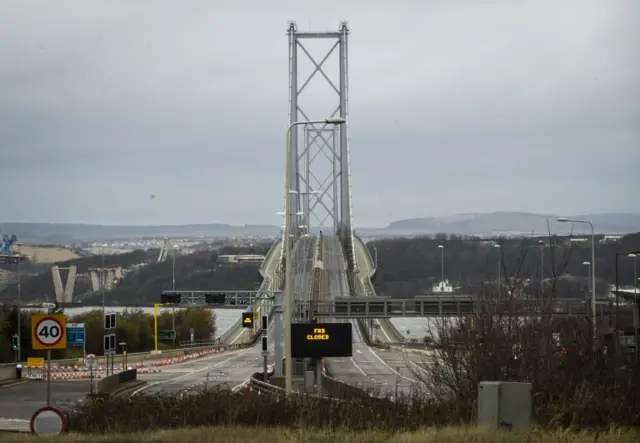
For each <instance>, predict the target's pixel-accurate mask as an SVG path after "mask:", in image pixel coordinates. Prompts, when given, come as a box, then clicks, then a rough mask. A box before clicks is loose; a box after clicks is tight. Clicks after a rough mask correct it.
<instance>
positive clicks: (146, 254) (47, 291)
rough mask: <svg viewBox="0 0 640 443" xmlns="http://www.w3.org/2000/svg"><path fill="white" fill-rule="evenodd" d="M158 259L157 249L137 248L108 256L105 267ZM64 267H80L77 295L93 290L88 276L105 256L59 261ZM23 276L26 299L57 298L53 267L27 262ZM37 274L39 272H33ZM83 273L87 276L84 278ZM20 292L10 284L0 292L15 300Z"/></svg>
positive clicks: (23, 292)
mask: <svg viewBox="0 0 640 443" xmlns="http://www.w3.org/2000/svg"><path fill="white" fill-rule="evenodd" d="M157 258H158V250H157V249H149V250H148V251H143V250H136V251H133V252H129V253H126V254H116V255H105V256H104V265H105V267H123V268H127V267H130V266H132V265H135V264H138V263H150V262H153V261H154V260H157ZM57 264H58V265H59V266H60V267H67V266H70V265H76V266H77V267H78V269H77V273H78V277H77V278H76V283H75V291H74V293H75V294H82V293H85V292H88V291H91V281H90V279H89V278H88V272H89V268H98V267H100V266H101V265H102V257H101V256H97V255H96V256H90V257H85V258H75V259H72V260H67V261H64V262H58V263H57ZM23 272H24V274H23V277H22V288H21V289H22V291H21V293H22V299H23V300H24V301H36V300H45V299H49V300H54V299H55V290H54V288H53V277H52V275H51V268H50V267H49V266H45V265H31V266H29V265H25V266H24V271H23ZM29 274H35V275H29ZM60 274H61V277H62V281H63V284H64V283H66V279H67V271H62V270H61V271H60ZM82 274H84V275H85V276H86V277H85V278H83V276H82ZM16 293H17V290H16V285H15V283H14V284H10V285H7V286H6V287H5V288H4V289H3V290H2V291H0V299H5V300H6V299H13V298H14V297H15V294H16Z"/></svg>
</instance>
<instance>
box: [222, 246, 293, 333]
mask: <svg viewBox="0 0 640 443" xmlns="http://www.w3.org/2000/svg"><path fill="white" fill-rule="evenodd" d="M281 249H282V241H280V240H278V241H276V243H275V244H274V245H273V246H272V247H271V249H270V250H269V252H268V253H267V256H266V257H265V259H264V262H263V263H262V265H261V266H260V274H261V275H262V276H263V277H264V280H263V282H262V284H261V285H260V289H259V291H261V292H265V293H270V292H271V291H274V290H277V289H279V287H278V286H279V285H278V284H276V278H275V274H276V270H277V269H278V265H279V264H280V251H281ZM264 304H268V302H267V301H266V300H261V301H259V302H258V311H260V313H261V314H260V315H262V312H265V311H264V308H263V305H264ZM256 327H258V325H256ZM244 334H245V330H244V329H243V328H242V325H241V318H238V320H237V321H236V323H235V324H234V325H233V326H232V327H231V328H229V329H228V330H227V332H225V333H224V334H223V335H222V336H221V337H220V338H221V341H222V342H223V343H226V344H231V345H233V344H238V343H242V342H243V341H246V340H243V338H244V337H245V335H244Z"/></svg>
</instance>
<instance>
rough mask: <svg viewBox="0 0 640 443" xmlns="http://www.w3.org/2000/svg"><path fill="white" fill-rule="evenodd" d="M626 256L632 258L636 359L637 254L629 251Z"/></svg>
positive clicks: (636, 347)
mask: <svg viewBox="0 0 640 443" xmlns="http://www.w3.org/2000/svg"><path fill="white" fill-rule="evenodd" d="M627 257H629V258H633V335H634V338H635V342H634V345H635V346H634V348H635V350H636V360H637V359H638V255H637V254H634V253H631V254H628V255H627Z"/></svg>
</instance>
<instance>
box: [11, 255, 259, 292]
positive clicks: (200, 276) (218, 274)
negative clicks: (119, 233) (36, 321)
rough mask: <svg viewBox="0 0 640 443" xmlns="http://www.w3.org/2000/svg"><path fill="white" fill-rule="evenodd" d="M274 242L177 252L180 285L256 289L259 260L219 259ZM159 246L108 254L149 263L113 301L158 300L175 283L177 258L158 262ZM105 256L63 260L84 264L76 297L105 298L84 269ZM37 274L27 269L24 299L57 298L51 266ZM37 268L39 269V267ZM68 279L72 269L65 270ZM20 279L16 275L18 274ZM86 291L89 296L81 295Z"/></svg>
mask: <svg viewBox="0 0 640 443" xmlns="http://www.w3.org/2000/svg"><path fill="white" fill-rule="evenodd" d="M270 246H271V244H270V243H264V244H261V245H257V246H255V247H253V248H235V247H223V248H220V249H219V250H217V251H215V252H212V251H198V252H196V253H193V254H189V255H177V256H176V287H177V288H179V289H232V290H233V289H235V290H253V289H256V287H257V286H258V285H259V284H260V283H261V282H262V278H261V277H260V273H259V272H258V265H257V264H251V265H243V266H237V265H236V266H224V265H223V266H221V265H219V264H217V263H216V259H217V256H218V255H219V254H245V253H246V254H266V253H267V251H268V250H269V247H270ZM157 257H158V250H157V249H150V250H148V251H143V250H136V251H133V252H130V253H126V254H116V255H105V257H104V264H105V267H123V268H129V267H131V266H132V265H136V264H140V263H146V266H143V267H141V268H140V269H139V270H138V271H136V272H129V273H127V274H126V276H125V278H124V279H123V280H122V281H120V283H118V285H117V286H116V288H115V289H114V290H112V291H110V292H107V294H106V298H107V303H109V304H110V303H128V304H134V303H140V302H144V303H148V302H156V301H158V299H159V297H160V293H161V292H162V291H163V290H169V289H171V288H172V284H173V282H172V260H170V259H169V260H166V261H164V262H162V263H157ZM101 262H102V257H101V256H91V257H87V258H79V259H74V260H69V261H66V262H63V263H58V264H59V266H60V267H65V266H69V265H72V264H75V265H77V266H78V271H77V272H78V278H77V279H76V284H75V291H74V294H75V297H77V298H76V300H83V301H89V302H91V301H97V300H98V299H99V300H100V301H101V300H102V295H101V293H94V294H93V296H91V295H90V294H91V292H92V287H91V281H90V280H89V279H88V278H86V277H84V278H83V275H82V274H85V275H86V273H87V272H88V270H89V268H96V267H99V266H101ZM37 269H38V270H39V272H38V273H37V274H36V275H33V276H28V275H26V274H25V275H23V279H22V299H23V300H24V301H40V300H45V299H49V300H53V299H54V298H55V291H54V288H53V278H52V276H51V270H50V268H49V267H43V266H39V267H38V268H37ZM34 273H35V272H34ZM60 273H61V277H62V280H63V282H66V271H61V272H60ZM14 281H15V279H14ZM16 293H17V289H16V285H15V283H14V284H9V285H7V286H6V287H5V288H4V289H2V290H1V291H0V299H4V300H13V299H15V297H16ZM82 294H87V295H88V296H85V297H80V296H81V295H82Z"/></svg>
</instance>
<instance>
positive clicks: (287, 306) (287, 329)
mask: <svg viewBox="0 0 640 443" xmlns="http://www.w3.org/2000/svg"><path fill="white" fill-rule="evenodd" d="M345 122H346V120H345V119H344V118H339V117H335V118H327V119H324V120H315V121H314V120H312V121H298V122H293V123H291V124H290V125H289V127H288V128H287V155H286V157H287V158H286V165H285V174H286V180H285V196H286V201H285V210H284V212H285V222H284V226H285V228H284V230H285V233H284V244H283V245H282V246H283V247H284V249H285V258H284V260H285V268H284V272H285V276H284V279H285V281H284V353H285V356H284V357H285V360H284V362H285V365H284V377H285V392H286V394H290V393H291V388H292V382H293V361H292V356H291V312H292V310H293V307H292V306H291V305H292V304H293V288H292V286H293V272H292V269H291V265H292V264H291V261H292V260H293V258H292V253H291V237H290V236H289V234H290V231H291V215H293V214H292V213H291V211H292V208H291V198H290V196H289V194H290V191H291V180H292V177H291V129H292V128H293V127H294V126H298V125H312V124H323V123H326V124H330V125H342V124H344V123H345Z"/></svg>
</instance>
